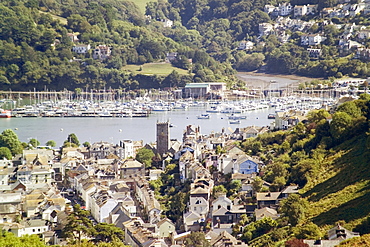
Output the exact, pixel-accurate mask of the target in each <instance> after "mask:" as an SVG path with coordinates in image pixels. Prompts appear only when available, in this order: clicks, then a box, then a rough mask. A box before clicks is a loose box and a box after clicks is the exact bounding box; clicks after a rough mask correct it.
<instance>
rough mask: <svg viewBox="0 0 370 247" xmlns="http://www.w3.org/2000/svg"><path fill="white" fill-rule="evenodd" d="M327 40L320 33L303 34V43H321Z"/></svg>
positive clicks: (305, 44)
mask: <svg viewBox="0 0 370 247" xmlns="http://www.w3.org/2000/svg"><path fill="white" fill-rule="evenodd" d="M324 40H325V37H323V36H321V35H320V34H304V35H302V36H301V45H302V46H307V45H319V44H321V42H323V41H324Z"/></svg>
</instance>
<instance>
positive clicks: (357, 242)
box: [339, 234, 370, 247]
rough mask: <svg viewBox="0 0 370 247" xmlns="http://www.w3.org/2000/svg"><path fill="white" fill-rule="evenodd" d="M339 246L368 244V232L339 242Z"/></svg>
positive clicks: (350, 246)
mask: <svg viewBox="0 0 370 247" xmlns="http://www.w3.org/2000/svg"><path fill="white" fill-rule="evenodd" d="M339 246H340V247H359V246H370V234H365V235H363V236H361V237H359V238H352V239H350V240H347V241H344V242H342V243H340V245H339Z"/></svg>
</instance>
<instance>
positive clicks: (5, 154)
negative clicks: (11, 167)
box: [0, 147, 12, 160]
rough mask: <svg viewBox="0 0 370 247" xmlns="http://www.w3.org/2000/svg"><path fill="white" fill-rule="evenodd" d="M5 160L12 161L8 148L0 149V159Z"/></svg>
mask: <svg viewBox="0 0 370 247" xmlns="http://www.w3.org/2000/svg"><path fill="white" fill-rule="evenodd" d="M4 158H5V159H7V160H11V159H12V153H11V152H10V150H9V148H7V147H1V148H0V159H4Z"/></svg>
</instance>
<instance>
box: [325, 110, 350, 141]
mask: <svg viewBox="0 0 370 247" xmlns="http://www.w3.org/2000/svg"><path fill="white" fill-rule="evenodd" d="M352 123H353V121H352V117H351V116H350V115H348V114H347V113H345V112H336V113H334V114H333V120H332V122H331V123H330V133H331V135H332V136H333V137H334V138H336V139H340V138H342V137H344V135H345V134H346V133H347V132H348V130H349V128H350V127H351V126H352Z"/></svg>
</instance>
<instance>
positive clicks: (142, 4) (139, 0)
mask: <svg viewBox="0 0 370 247" xmlns="http://www.w3.org/2000/svg"><path fill="white" fill-rule="evenodd" d="M132 2H134V3H135V4H136V5H137V6H139V9H140V10H141V12H142V13H143V14H144V13H145V6H146V3H148V2H156V0H132Z"/></svg>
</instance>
